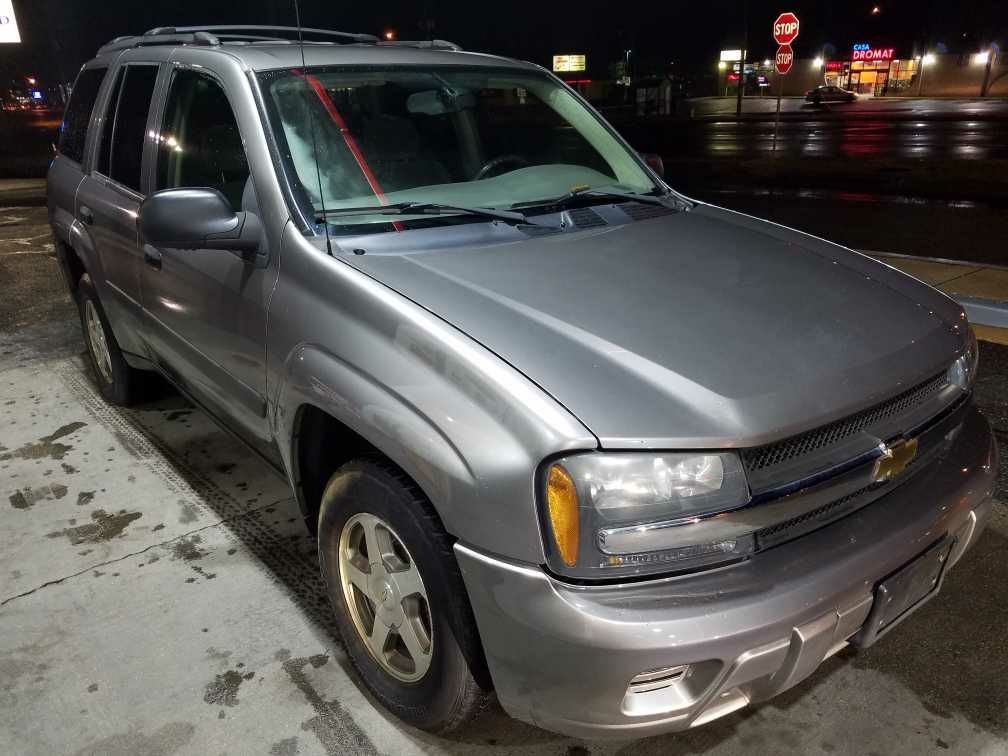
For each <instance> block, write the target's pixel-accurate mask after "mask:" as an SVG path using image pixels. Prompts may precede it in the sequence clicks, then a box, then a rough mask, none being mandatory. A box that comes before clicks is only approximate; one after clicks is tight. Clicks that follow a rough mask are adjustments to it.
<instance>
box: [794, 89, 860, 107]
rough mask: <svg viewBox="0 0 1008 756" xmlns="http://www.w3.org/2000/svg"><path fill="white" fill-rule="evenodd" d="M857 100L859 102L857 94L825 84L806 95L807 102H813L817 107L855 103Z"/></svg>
mask: <svg viewBox="0 0 1008 756" xmlns="http://www.w3.org/2000/svg"><path fill="white" fill-rule="evenodd" d="M855 100H857V94H856V93H855V92H851V91H850V90H847V89H841V88H840V87H834V86H829V85H825V84H824V85H823V86H821V87H816V88H815V89H810V90H809V91H808V92H806V93H805V102H811V103H814V104H815V105H818V104H820V103H823V102H854V101H855Z"/></svg>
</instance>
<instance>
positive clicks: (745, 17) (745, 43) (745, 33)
mask: <svg viewBox="0 0 1008 756" xmlns="http://www.w3.org/2000/svg"><path fill="white" fill-rule="evenodd" d="M748 47H749V0H743V2H742V60H740V61H739V78H738V92H737V93H736V98H735V117H736V118H741V117H742V88H743V87H744V86H745V59H746V53H748V52H749V50H748V49H747V48H748Z"/></svg>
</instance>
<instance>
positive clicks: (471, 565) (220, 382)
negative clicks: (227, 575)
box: [49, 27, 997, 738]
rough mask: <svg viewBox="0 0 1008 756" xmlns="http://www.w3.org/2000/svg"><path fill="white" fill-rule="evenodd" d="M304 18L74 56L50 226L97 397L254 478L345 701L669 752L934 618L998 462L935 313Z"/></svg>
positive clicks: (870, 274)
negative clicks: (226, 446) (157, 391)
mask: <svg viewBox="0 0 1008 756" xmlns="http://www.w3.org/2000/svg"><path fill="white" fill-rule="evenodd" d="M305 31H306V34H307V36H308V37H309V38H310V39H311V40H313V41H309V42H305V43H304V44H303V45H300V44H297V43H296V41H294V39H292V38H293V37H295V36H296V35H295V33H294V32H295V30H291V29H282V28H274V27H252V28H249V27H228V28H222V27H201V28H192V27H190V28H163V29H155V30H152V31H150V32H148V33H147V34H144V35H142V36H139V37H126V38H119V39H116V40H114V41H112V42H111V43H109V44H108V45H106V46H105V47H103V48H102V49H101V50H100V51H99V54H98V56H97V57H96V58H95V59H94V60H93V61H91V62H89V63H88V64H87V65H86V66H85V67H84V68H83V70H82V71H81V73H80V75H79V77H78V79H77V82H76V85H75V87H74V91H73V96H72V99H71V102H70V106H69V108H68V110H67V113H66V120H65V123H64V124H63V127H62V134H61V138H60V144H59V155H58V156H57V158H56V159H55V161H54V162H53V164H52V167H51V169H50V171H49V212H50V219H51V223H52V228H53V232H54V234H55V238H56V240H57V250H58V254H59V258H60V260H61V262H62V265H63V268H64V271H65V273H66V276H67V280H68V282H69V285H70V289H71V291H72V292H73V294H74V296H75V297H76V300H77V302H78V303H79V305H80V313H81V320H82V323H83V326H84V332H85V335H86V340H87V346H88V351H89V354H90V357H91V361H92V363H93V368H94V375H95V380H96V381H97V385H98V387H99V389H100V391H101V393H102V394H103V395H104V396H105V397H106V398H107V399H108V400H109V401H112V402H115V403H121V404H125V403H127V402H129V401H130V400H131V399H132V398H134V397H136V396H137V390H138V388H139V387H140V385H141V384H143V383H144V381H145V380H146V379H147V376H149V375H150V372H149V371H156V372H158V373H160V374H162V375H163V376H165V377H166V378H167V379H169V380H170V381H171V382H172V383H174V384H175V385H176V386H177V387H178V388H179V390H180V391H182V392H183V393H184V394H185V395H186V396H188V397H189V398H190V399H191V400H192V401H193V402H194V403H195V404H197V405H199V406H200V407H202V408H204V409H205V410H206V411H207V412H208V413H209V414H210V415H212V416H213V417H215V418H216V419H217V420H218V421H220V423H221V424H222V425H224V426H225V427H227V428H228V429H230V430H231V431H233V432H234V433H235V434H237V435H238V436H240V437H241V438H242V439H244V440H245V441H246V442H247V444H248V446H249V448H250V450H251V452H253V453H255V454H258V455H260V456H261V457H262V458H263V460H265V461H266V462H267V463H268V464H270V465H271V466H272V467H274V468H275V469H276V471H277V472H278V473H279V474H280V475H282V476H283V477H284V478H286V479H287V480H288V481H289V483H290V486H291V489H292V491H293V492H294V494H295V496H296V498H297V502H298V504H299V505H300V508H301V511H302V512H303V514H304V518H305V521H306V523H307V525H308V527H309V528H310V529H312V530H313V531H316V532H317V534H318V553H319V561H320V563H321V569H322V574H323V576H324V578H325V582H326V585H327V587H328V593H329V598H330V599H331V602H332V606H333V610H334V612H335V615H336V617H337V619H338V623H339V626H340V628H341V631H342V637H343V641H344V643H345V646H346V650H347V653H348V654H349V656H350V658H351V659H352V660H353V663H354V665H355V667H356V669H357V671H358V672H359V674H360V677H361V679H362V680H363V682H364V684H365V685H366V686H367V687H368V689H369V690H370V691H371V692H372V693H373V694H374V696H375V698H377V699H378V700H379V701H381V702H382V703H383V704H384V705H385V706H387V707H388V708H389V709H390V710H391V711H393V712H394V713H395V714H397V715H398V716H400V717H401V718H402V719H404V720H406V721H407V722H410V723H412V724H415V725H417V726H420V727H424V728H428V729H431V730H436V731H446V730H449V729H451V728H453V727H456V726H458V725H459V724H460V723H462V722H464V721H466V719H467V718H468V717H470V716H471V715H472V714H473V713H474V712H475V711H476V710H477V709H478V707H479V705H480V703H481V702H482V701H483V700H484V699H485V698H486V696H487V695H488V694H489V693H490V691H495V692H496V695H497V698H498V699H499V701H500V703H501V705H502V706H503V707H504V709H505V710H506V711H507V712H508V713H509V714H511V715H512V716H514V717H517V718H519V719H522V720H525V721H527V722H532V723H534V724H536V725H539V726H541V727H545V728H549V729H552V730H556V731H559V732H563V733H569V734H572V735H577V736H583V737H590V738H599V737H612V738H628V737H638V736H641V735H647V734H653V733H659V732H664V731H669V730H676V729H683V728H688V727H693V726H696V725H700V724H703V723H705V722H709V721H710V720H712V719H715V718H717V717H720V716H723V715H725V714H727V713H729V712H732V711H735V710H737V709H739V708H741V707H743V706H746V705H747V704H749V703H752V702H756V701H761V700H764V699H766V698H769V697H771V696H774V695H776V694H777V693H780V692H781V691H783V690H786V689H787V688H790V687H791V686H793V685H795V684H796V683H798V682H799V681H801V680H802V679H803V678H805V677H806V676H807V675H809V674H810V673H811V672H812V671H813V670H814V669H815V668H816V667H817V666H818V665H819V664H820V663H821V662H822V661H823V660H824V659H826V658H827V657H829V656H830V655H831V654H834V653H836V652H837V651H838V650H839V649H841V648H843V647H844V646H846V645H848V644H851V645H854V646H868V645H870V644H872V643H874V642H875V641H877V640H878V639H879V638H880V637H881V636H882V635H884V634H886V633H888V632H889V631H890V630H891V629H892V628H894V627H895V626H896V624H897V623H899V622H900V621H902V620H903V619H904V618H905V617H907V616H908V615H909V614H910V613H911V612H913V611H914V610H915V609H916V608H917V607H919V606H920V605H921V604H922V603H923V602H925V601H926V600H927V599H929V598H930V597H932V596H934V595H935V593H936V592H937V591H938V590H939V588H940V587H941V584H942V580H943V578H944V577H945V575H946V574H948V571H949V569H950V568H951V567H952V565H954V564H955V563H956V561H957V560H958V559H959V558H960V557H961V556H962V554H963V553H964V551H965V550H966V549H967V547H969V546H970V545H971V544H972V543H974V542H975V541H976V539H977V536H978V535H979V533H980V532H981V530H982V529H983V526H984V525H985V522H986V520H987V518H988V515H989V512H990V508H991V495H992V486H993V480H994V477H995V473H996V467H997V451H996V447H995V444H994V440H993V438H992V434H991V432H990V429H989V427H988V424H987V422H986V421H985V420H984V418H983V417H982V416H981V415H980V414H979V412H978V411H977V409H976V408H975V406H974V403H973V398H972V385H973V380H974V376H975V373H976V368H977V345H976V341H975V339H974V337H973V336H972V332H971V329H970V326H969V323H968V322H967V320H966V317H965V316H964V314H963V311H962V309H961V308H960V307H959V306H958V305H956V304H955V303H954V302H953V301H952V300H950V299H948V298H947V297H945V296H944V295H942V294H940V293H939V292H937V291H935V290H933V289H931V288H929V287H928V286H925V285H924V284H922V283H920V282H919V281H917V280H915V279H913V278H910V277H908V276H906V275H903V274H901V273H899V272H897V271H895V270H893V269H892V268H889V267H887V266H885V265H881V264H879V263H877V262H875V261H873V260H871V259H868V258H866V257H863V256H862V255H860V254H857V253H855V252H853V251H851V250H848V249H844V248H841V247H838V246H835V245H833V244H830V243H828V242H825V241H823V240H821V239H817V238H814V237H811V236H808V235H805V234H802V233H799V232H797V231H794V230H791V229H788V228H784V227H782V226H778V225H774V224H771V223H767V222H764V221H761V220H758V219H756V218H751V217H748V216H745V215H740V214H738V213H734V212H730V211H728V210H724V209H720V208H717V207H712V206H710V205H706V204H703V203H700V202H695V201H692V200H690V199H687V198H686V197H683V196H681V195H680V194H677V193H676V192H674V191H673V190H671V189H670V188H669V187H668V186H667V185H666V184H665V183H664V182H663V180H662V179H661V177H660V176H659V175H658V173H656V172H655V171H654V170H653V169H652V168H651V167H649V164H648V162H647V161H645V160H644V159H642V157H641V156H640V155H638V154H637V153H636V152H634V151H633V150H632V149H630V148H629V147H628V145H627V144H626V143H625V142H624V141H623V140H622V139H621V138H620V137H619V136H618V135H617V134H616V133H615V131H614V130H613V129H612V128H611V127H610V126H609V125H608V124H607V123H606V122H605V121H604V120H603V119H602V118H601V117H600V116H599V114H598V113H596V112H595V111H594V110H593V109H592V108H591V107H589V106H588V105H587V104H586V103H585V102H584V101H583V100H582V99H581V98H580V97H579V96H578V95H577V94H576V93H575V92H573V91H572V90H571V89H569V88H568V87H567V86H565V85H564V84H563V83H562V82H560V81H559V80H557V79H556V78H554V77H553V76H551V75H550V74H549V73H547V72H546V71H544V70H543V69H541V68H540V67H538V66H535V65H532V64H529V63H523V62H519V61H514V60H506V59H503V58H499V57H493V56H489V55H482V54H472V53H466V52H463V51H461V50H459V49H458V48H457V47H455V46H454V45H451V44H449V43H443V42H427V43H384V42H379V41H378V40H376V39H375V38H373V37H369V36H367V35H350V34H340V33H338V32H321V31H318V30H305ZM893 642H898V641H893Z"/></svg>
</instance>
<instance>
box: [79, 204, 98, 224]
mask: <svg viewBox="0 0 1008 756" xmlns="http://www.w3.org/2000/svg"><path fill="white" fill-rule="evenodd" d="M78 212H79V213H80V219H81V223H84V224H86V225H88V226H90V225H91V224H92V223H94V213H92V212H91V208H90V207H88V206H87V205H81V206H80V210H79V211H78Z"/></svg>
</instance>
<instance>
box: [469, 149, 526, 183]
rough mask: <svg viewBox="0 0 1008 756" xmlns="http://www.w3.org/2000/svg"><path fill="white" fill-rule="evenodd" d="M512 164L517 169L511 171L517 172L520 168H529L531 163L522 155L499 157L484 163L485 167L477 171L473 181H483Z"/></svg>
mask: <svg viewBox="0 0 1008 756" xmlns="http://www.w3.org/2000/svg"><path fill="white" fill-rule="evenodd" d="M511 163H513V164H514V165H515V168H512V169H511V170H517V169H518V168H524V167H525V166H527V165H528V164H529V161H528V160H526V159H525V158H523V157H522V156H521V155H498V156H497V157H495V158H491V159H490V160H487V161H486V162H485V163H483V167H482V168H480V169H479V170H478V171H476V175H475V176H474V177H473V181H482V180H483V179H485V178H487V177H488V176H489V175H490V174H491V173H493V172H494V171H495V170H496V169H498V168H500V167H501V166H502V165H508V164H511ZM505 172H506V171H505Z"/></svg>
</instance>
